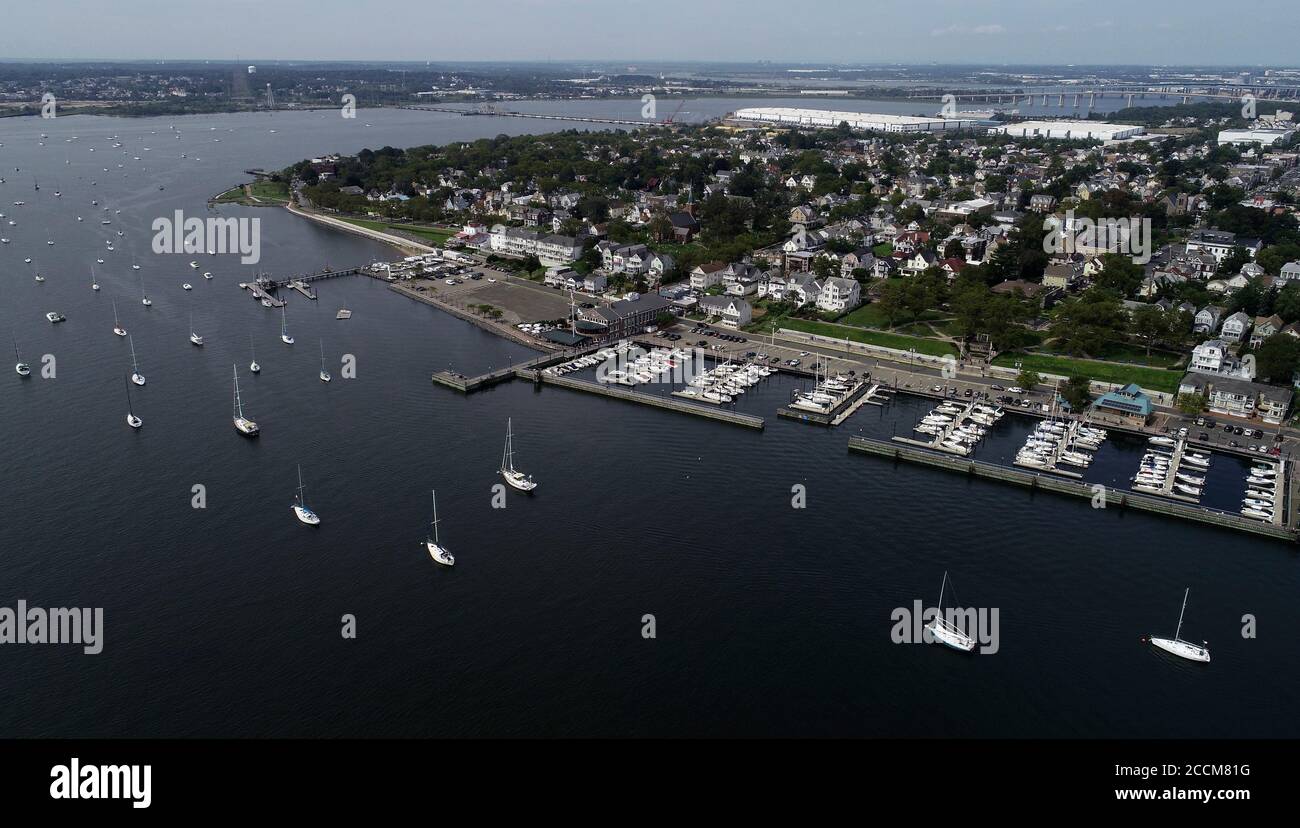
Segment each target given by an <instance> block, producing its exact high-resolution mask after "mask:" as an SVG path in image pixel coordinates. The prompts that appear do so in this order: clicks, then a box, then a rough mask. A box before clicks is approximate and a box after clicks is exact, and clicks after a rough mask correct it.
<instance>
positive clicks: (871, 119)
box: [731, 106, 977, 132]
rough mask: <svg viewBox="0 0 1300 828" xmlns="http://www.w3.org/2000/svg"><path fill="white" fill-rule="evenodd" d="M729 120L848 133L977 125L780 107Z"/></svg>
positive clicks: (742, 111) (751, 111)
mask: <svg viewBox="0 0 1300 828" xmlns="http://www.w3.org/2000/svg"><path fill="white" fill-rule="evenodd" d="M731 117H732V118H733V119H734V120H737V121H750V122H754V123H763V124H783V125H787V126H804V127H825V128H828V129H830V128H834V127H837V126H839V125H840V124H842V123H847V124H848V125H849V126H850V127H851V128H852V129H863V130H874V131H877V132H949V131H954V130H959V129H971V128H973V127H974V126H976V124H977V122H976V121H973V120H971V119H968V118H922V117H919V116H916V115H877V114H874V113H871V112H841V111H838V110H833V109H793V108H788V107H780V106H758V107H751V108H749V109H738V110H736V111H735V112H734V113H733V114H732V116H731Z"/></svg>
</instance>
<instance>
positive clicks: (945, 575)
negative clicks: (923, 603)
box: [938, 569, 948, 615]
mask: <svg viewBox="0 0 1300 828" xmlns="http://www.w3.org/2000/svg"><path fill="white" fill-rule="evenodd" d="M947 585H948V570H946V569H945V570H944V571H943V580H942V581H940V582H939V607H938V609H939V614H940V615H942V614H943V588H944V587H946V586H947Z"/></svg>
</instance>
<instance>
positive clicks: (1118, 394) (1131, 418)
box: [1092, 383, 1151, 426]
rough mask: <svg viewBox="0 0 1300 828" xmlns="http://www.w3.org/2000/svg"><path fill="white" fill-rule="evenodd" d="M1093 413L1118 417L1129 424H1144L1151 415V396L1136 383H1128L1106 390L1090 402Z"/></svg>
mask: <svg viewBox="0 0 1300 828" xmlns="http://www.w3.org/2000/svg"><path fill="white" fill-rule="evenodd" d="M1092 410H1093V411H1094V412H1095V413H1098V414H1101V415H1103V416H1106V417H1115V418H1118V419H1119V421H1120V422H1124V423H1127V424H1129V425H1135V426H1142V425H1146V422H1147V419H1149V418H1150V417H1151V398H1150V397H1148V396H1147V395H1146V394H1143V393H1142V389H1141V388H1140V387H1139V386H1138V385H1137V383H1129V384H1128V385H1126V386H1124V387H1123V388H1120V389H1117V390H1115V391H1108V392H1106V393H1105V394H1102V395H1101V396H1100V397H1098V398H1097V401H1096V402H1094V403H1093V404H1092Z"/></svg>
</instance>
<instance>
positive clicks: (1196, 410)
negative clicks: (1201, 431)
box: [1178, 394, 1205, 417]
mask: <svg viewBox="0 0 1300 828" xmlns="http://www.w3.org/2000/svg"><path fill="white" fill-rule="evenodd" d="M1178 410H1179V411H1181V412H1183V413H1184V414H1186V415H1187V416H1189V417H1190V416H1192V415H1194V414H1200V413H1201V412H1202V411H1204V410H1205V395H1204V394H1179V395H1178Z"/></svg>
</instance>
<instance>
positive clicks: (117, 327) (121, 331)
mask: <svg viewBox="0 0 1300 828" xmlns="http://www.w3.org/2000/svg"><path fill="white" fill-rule="evenodd" d="M113 333H115V334H117V335H118V336H126V328H123V327H122V325H121V323H119V322H118V321H117V300H116V299H114V300H113Z"/></svg>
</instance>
